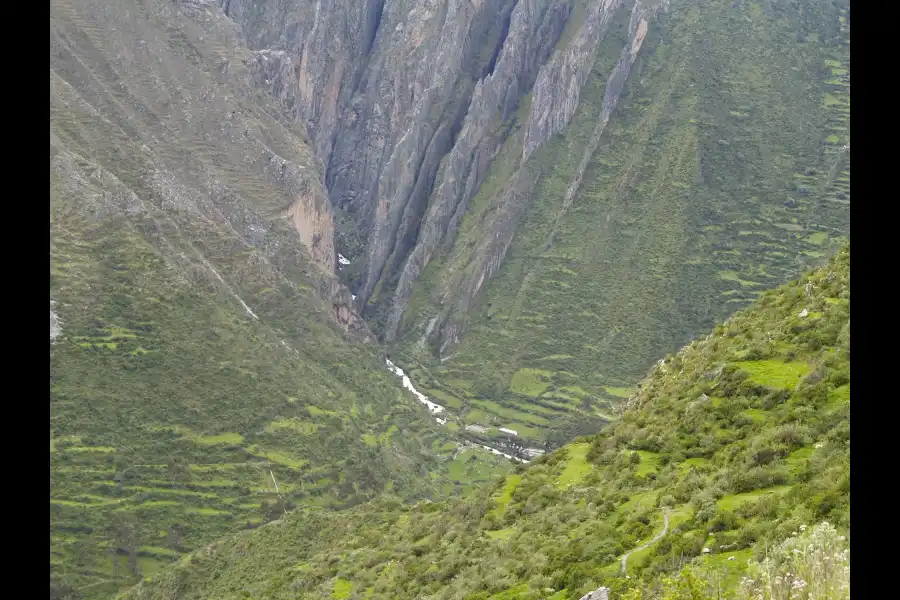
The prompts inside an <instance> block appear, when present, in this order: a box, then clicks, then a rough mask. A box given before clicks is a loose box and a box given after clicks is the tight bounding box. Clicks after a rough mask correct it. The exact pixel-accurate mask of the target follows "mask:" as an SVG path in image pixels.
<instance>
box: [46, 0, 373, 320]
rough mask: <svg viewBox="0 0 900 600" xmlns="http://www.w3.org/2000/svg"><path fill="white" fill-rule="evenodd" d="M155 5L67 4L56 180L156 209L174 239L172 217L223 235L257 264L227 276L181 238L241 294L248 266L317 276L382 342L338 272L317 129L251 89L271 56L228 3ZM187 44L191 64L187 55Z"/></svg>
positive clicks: (95, 209)
mask: <svg viewBox="0 0 900 600" xmlns="http://www.w3.org/2000/svg"><path fill="white" fill-rule="evenodd" d="M117 2H119V3H121V0H117ZM76 5H77V6H76ZM145 12H146V14H153V15H154V16H155V18H154V19H152V20H151V19H148V18H143V14H142V15H141V18H132V17H133V15H131V14H130V12H129V11H128V10H126V9H125V8H122V7H121V6H119V4H116V5H114V6H110V7H108V8H105V9H104V8H102V7H100V6H97V5H96V3H93V2H91V1H90V0H78V1H77V2H73V1H71V0H65V1H63V2H61V3H60V4H59V6H58V7H57V8H56V9H55V11H54V14H53V18H52V19H51V71H50V90H51V124H52V126H51V133H50V147H51V159H50V166H51V189H52V190H56V193H59V194H60V195H65V196H70V197H76V196H77V197H79V198H81V200H80V203H76V204H74V205H73V206H75V207H76V208H73V210H77V211H79V212H82V213H84V214H85V215H87V217H86V218H89V219H91V220H95V221H101V220H104V219H110V218H111V219H138V220H146V219H150V220H154V219H155V223H156V227H159V228H161V229H162V230H163V231H160V232H158V233H157V234H156V235H157V237H158V238H159V240H160V243H163V244H164V243H167V242H166V241H167V240H169V241H168V243H170V244H172V242H171V236H167V235H166V234H165V233H164V230H165V229H166V226H163V225H162V223H163V222H168V221H171V223H172V225H171V227H173V228H174V230H179V229H180V230H182V231H184V232H186V231H192V230H196V229H205V230H207V231H215V232H217V234H218V235H220V239H222V240H228V242H227V243H228V244H232V243H233V244H234V247H233V249H232V250H231V252H232V253H241V252H247V253H248V256H249V258H248V259H247V261H246V263H245V264H244V265H243V266H242V267H240V268H238V269H236V270H234V271H233V272H231V273H227V272H226V269H224V268H223V267H222V265H221V264H213V262H215V261H213V262H210V260H208V258H209V257H208V256H203V255H202V254H203V253H202V251H200V250H197V249H196V248H192V249H191V250H190V251H188V252H185V251H184V248H179V249H178V252H176V253H175V256H177V257H178V260H179V261H183V262H184V264H185V265H187V270H188V272H191V273H194V274H195V276H196V277H198V278H200V279H203V280H204V281H208V282H210V284H211V285H221V286H224V287H226V288H228V289H229V291H230V293H231V294H233V295H235V296H236V297H238V298H245V296H246V295H247V294H249V293H250V292H249V290H244V291H240V288H241V287H242V281H243V280H245V279H247V277H246V276H251V278H255V277H256V276H257V275H258V274H261V273H262V274H264V275H263V278H268V279H269V280H270V283H272V284H274V283H275V282H276V281H279V280H280V281H283V282H285V283H286V285H289V286H296V285H297V284H298V283H299V282H300V281H303V282H304V285H309V284H310V283H312V284H313V286H314V287H315V288H317V291H318V292H319V293H320V294H321V297H320V298H319V300H320V301H321V304H322V305H321V310H322V311H323V313H324V314H326V315H330V316H331V317H332V318H333V319H334V320H335V321H337V322H338V323H339V324H340V325H341V326H342V327H343V328H344V329H345V330H354V331H358V332H359V333H360V334H361V335H362V336H363V337H364V338H371V335H370V334H369V333H368V332H367V327H366V326H365V323H364V321H362V319H361V318H360V317H359V315H358V314H356V311H355V310H354V309H353V308H352V299H351V297H350V293H349V291H348V290H347V289H346V288H345V287H344V286H342V285H341V284H340V282H339V281H338V279H337V277H336V276H335V265H336V255H335V249H334V224H333V220H332V212H333V211H332V208H331V204H330V202H329V200H328V196H327V193H326V191H325V187H324V182H323V179H322V171H321V164H320V163H318V162H317V161H316V159H315V156H314V154H313V152H312V151H311V149H310V148H309V147H308V145H307V143H306V142H307V140H308V135H307V133H306V132H305V130H304V129H303V127H302V126H301V125H299V124H297V123H295V122H293V121H292V120H290V119H288V118H286V117H285V116H283V115H281V114H279V113H280V110H279V108H278V107H277V105H276V103H275V102H273V101H272V99H271V98H270V97H268V96H267V95H266V94H264V93H261V92H260V91H257V90H256V89H254V87H253V86H252V85H251V81H252V77H253V75H254V74H255V73H256V70H255V69H254V67H253V65H254V61H256V60H263V59H262V58H261V57H260V56H259V55H257V54H254V53H252V52H250V51H249V50H248V49H247V48H246V46H245V44H244V43H243V41H242V40H241V38H240V36H239V31H238V28H237V27H236V26H235V24H234V22H233V21H231V20H230V19H228V18H227V17H226V16H225V15H224V14H223V13H222V11H221V10H219V9H218V7H217V6H216V5H215V3H214V2H211V1H207V0H184V1H179V2H174V3H172V2H157V1H153V2H151V3H150V4H149V5H148V7H147V8H146V11H145ZM94 22H99V23H104V24H105V25H104V26H109V27H112V28H113V29H112V30H111V32H110V34H109V35H108V36H106V38H105V39H104V41H103V45H102V46H101V47H99V48H98V47H95V46H92V45H91V43H92V42H89V41H87V40H86V39H85V38H84V35H83V33H82V30H83V29H84V28H90V27H94V25H93V23H94ZM160 23H164V24H165V26H164V27H163V26H161V25H159V24H160ZM166 28H167V29H166ZM161 29H165V30H166V31H167V32H168V33H165V34H162V33H160V30H161ZM88 31H93V29H88ZM167 36H168V37H167ZM172 36H174V38H172ZM172 39H175V42H171V40H172ZM170 42H171V44H170ZM184 44H188V45H190V47H191V48H193V50H192V52H193V59H192V60H190V61H185V60H184V59H183V58H182V57H180V56H176V53H177V49H179V48H181V47H182V46H183V45H184ZM173 48H175V49H176V50H175V51H173ZM102 57H115V59H114V60H108V61H105V60H104V59H103V58H102ZM85 61H87V62H85ZM247 65H250V68H249V69H248V67H247ZM102 89H108V90H111V91H109V92H108V93H107V94H106V95H104V94H100V93H98V92H97V90H102ZM98 149H100V150H99V151H98ZM163 214H164V216H163ZM197 235H198V239H202V235H200V234H197ZM222 243H223V244H224V243H225V242H224V241H223V242H222ZM166 252H168V250H166ZM310 266H312V267H313V268H311V269H310V268H308V267H310ZM201 272H203V273H205V274H204V275H201ZM216 282H218V283H216ZM269 287H275V286H274V285H270V286H269ZM241 302H242V303H243V302H244V300H241ZM247 304H248V305H249V306H250V308H248V311H250V312H251V313H254V314H256V313H258V312H259V311H258V310H256V308H254V307H253V306H252V305H253V304H254V302H253V301H248V302H247ZM51 329H52V326H51Z"/></svg>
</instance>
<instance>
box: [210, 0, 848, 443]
mask: <svg viewBox="0 0 900 600" xmlns="http://www.w3.org/2000/svg"><path fill="white" fill-rule="evenodd" d="M220 4H221V5H222V7H223V8H224V9H225V11H226V12H227V13H228V15H229V16H231V17H232V18H233V19H234V20H235V22H236V23H238V24H239V26H240V27H241V30H242V32H243V35H244V37H245V39H246V40H247V41H248V43H249V44H250V46H251V47H252V48H253V49H254V50H255V51H256V52H255V58H254V60H253V61H252V64H251V65H250V67H251V69H250V71H251V73H252V76H253V77H254V78H255V80H256V81H257V82H258V84H259V85H261V86H263V87H264V88H266V89H267V90H268V91H269V93H271V94H274V95H275V96H276V97H277V98H279V99H280V102H281V105H282V108H283V109H284V110H286V111H288V112H289V114H291V115H292V116H293V117H294V118H296V119H298V120H300V121H302V122H303V123H304V124H305V125H306V127H307V129H308V131H309V132H310V136H311V141H310V144H311V147H312V148H314V151H315V155H316V157H317V159H318V160H319V161H321V164H322V168H323V170H324V173H325V185H326V188H327V190H328V194H329V197H330V199H331V201H332V205H333V207H334V215H335V216H334V218H335V221H336V222H337V226H336V230H335V236H334V237H335V242H334V243H335V245H336V246H337V248H338V250H339V251H340V252H341V253H342V254H344V256H347V257H349V258H350V260H351V264H350V265H348V266H346V267H344V268H343V269H342V272H341V273H340V274H339V275H340V277H341V278H342V279H343V280H344V281H345V282H346V283H347V284H348V286H349V287H350V289H351V290H352V291H353V293H354V294H355V295H356V299H355V302H356V305H357V306H358V308H359V309H360V311H361V313H362V314H363V315H365V317H366V320H367V322H368V324H369V325H370V326H372V327H373V329H374V331H375V332H376V333H377V335H378V336H379V337H381V338H382V339H383V340H385V341H387V342H389V343H392V344H393V345H394V346H395V347H396V348H397V350H398V351H400V352H403V353H405V354H407V355H408V356H409V358H411V359H413V360H418V361H421V362H423V363H428V364H429V366H430V367H431V368H432V371H431V374H432V376H434V377H436V380H435V381H433V382H432V383H434V384H436V385H441V386H443V389H444V392H445V393H453V394H456V395H457V396H462V397H463V399H462V400H461V401H462V402H463V403H467V402H468V401H469V400H471V399H479V401H487V399H488V398H489V397H490V398H493V399H494V400H497V401H499V402H502V403H505V404H504V405H507V404H511V405H516V406H520V405H522V403H523V402H525V403H526V404H528V403H532V402H535V401H538V400H536V399H535V398H534V396H533V393H537V392H535V390H544V391H543V392H541V393H554V394H562V395H563V396H564V397H557V398H556V400H551V401H548V402H550V404H547V406H545V408H546V409H547V410H551V411H553V412H552V414H550V415H549V416H546V415H545V416H542V417H538V416H535V415H532V417H529V419H530V420H529V421H528V422H529V423H532V424H538V421H540V422H541V424H542V425H545V421H547V419H549V420H550V421H551V422H552V421H554V420H555V419H556V417H557V416H558V414H560V411H561V413H562V414H565V413H567V412H569V411H571V410H576V411H579V410H582V409H583V408H585V407H593V408H588V409H587V410H588V412H589V413H590V414H595V415H602V414H605V413H604V411H606V410H607V409H609V408H610V406H609V405H611V404H613V403H615V402H616V398H617V397H618V396H619V395H621V394H624V393H626V392H625V391H623V390H624V388H627V387H628V386H629V385H630V384H631V383H633V382H634V381H635V380H636V378H637V377H639V376H640V374H641V373H643V371H644V369H646V367H647V366H648V365H649V364H652V362H653V361H654V360H656V359H658V357H659V356H660V355H661V354H663V353H665V352H666V351H668V350H671V349H673V348H677V347H678V345H680V344H681V343H684V342H685V341H686V340H687V339H689V338H690V337H691V336H692V335H695V334H696V333H697V332H698V331H700V330H702V328H704V327H707V326H709V324H710V323H712V322H713V321H714V320H715V319H722V318H725V317H726V316H727V315H728V314H730V312H732V311H733V310H735V309H737V308H740V307H741V306H744V305H746V304H747V303H748V302H750V301H752V299H753V298H754V297H755V295H756V292H757V291H758V289H761V288H762V287H768V286H771V285H775V284H778V283H780V282H783V281H785V280H787V279H788V278H789V277H791V276H793V275H794V274H796V273H797V272H798V270H799V269H802V268H803V267H804V266H806V265H808V264H809V263H811V262H815V261H816V260H819V259H821V258H822V257H823V256H824V255H826V254H827V252H828V248H830V247H833V245H834V244H835V243H838V242H839V241H840V239H841V238H842V237H843V236H845V235H846V234H847V232H848V221H849V218H848V212H847V208H846V207H847V205H848V204H849V171H848V169H849V162H848V159H847V148H848V147H849V143H848V139H849V138H848V134H849V109H848V103H849V45H848V42H849V37H848V36H849V9H848V6H847V5H846V2H843V0H834V1H833V2H829V3H811V2H807V1H805V0H739V1H734V0H681V1H679V2H671V3H670V2H666V1H660V0H646V1H635V0H567V1H563V0H517V1H511V0H485V1H483V2H474V3H471V2H468V3H467V2H460V1H459V0H430V1H428V0H415V1H409V2H405V3H401V2H399V1H396V0H385V1H384V2H380V1H377V2H368V3H362V4H354V5H353V6H351V5H349V4H346V5H345V2H342V1H341V0H318V1H313V0H284V1H279V2H276V1H274V0H229V1H226V0H220ZM542 307H543V308H542ZM548 357H550V358H548ZM545 360H552V361H553V362H552V363H545V362H543V361H545ZM485 361H487V362H485ZM454 363H455V365H456V366H454ZM486 364H490V366H489V367H487V366H485V365H486ZM535 373H538V374H539V375H534V374H535ZM517 374H518V375H517ZM532 375H534V376H535V377H538V379H540V380H541V381H542V383H541V384H540V385H536V387H534V388H533V390H531V391H529V392H528V393H526V394H524V397H523V395H522V394H521V393H518V392H513V389H514V388H515V389H519V390H520V392H521V391H523V390H524V389H525V388H528V386H525V387H522V386H520V385H518V384H516V383H514V380H515V378H516V377H525V378H526V379H527V378H530V377H532ZM449 379H453V380H455V381H457V382H465V383H466V385H465V386H463V388H462V389H450V388H452V387H453V386H452V385H444V384H442V383H436V382H437V381H438V380H440V381H444V380H449ZM548 387H549V388H550V390H549V391H547V388H548ZM562 388H569V389H568V391H565V390H563V389H562ZM573 390H576V391H574V392H573ZM609 390H613V391H612V392H611V391H609ZM469 396H471V398H470V397H469ZM526 398H527V399H526ZM554 402H555V404H553V403H554ZM551 404H553V406H551ZM563 405H565V408H564V407H563ZM598 407H599V408H598ZM529 410H530V409H529ZM536 410H537V409H536ZM476 412H477V411H476ZM501 412H502V411H499V409H498V412H495V413H492V414H493V416H492V417H489V419H490V420H491V422H492V423H493V424H494V425H501V424H503V423H500V422H499V421H497V422H494V421H495V419H494V417H497V418H498V419H499V416H498V415H500V414H501ZM526 412H527V411H526ZM523 418H524V417H523ZM500 420H502V419H500ZM515 422H516V423H519V421H515ZM520 424H521V423H520ZM513 429H515V427H513Z"/></svg>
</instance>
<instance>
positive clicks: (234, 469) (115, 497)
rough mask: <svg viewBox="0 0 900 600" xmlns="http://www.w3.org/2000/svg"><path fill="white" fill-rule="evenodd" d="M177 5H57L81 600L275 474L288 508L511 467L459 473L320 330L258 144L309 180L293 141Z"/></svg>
mask: <svg viewBox="0 0 900 600" xmlns="http://www.w3.org/2000/svg"><path fill="white" fill-rule="evenodd" d="M185 6H187V5H185ZM189 9H190V7H186V8H184V10H185V11H187V10H189ZM181 10H182V8H181V7H180V5H174V4H172V3H170V2H163V1H157V0H114V1H112V2H106V1H104V2H99V1H97V2H93V1H91V0H78V1H77V2H73V1H71V0H68V1H67V0H60V2H55V3H54V4H53V6H52V14H51V67H50V80H51V184H50V191H51V205H50V210H51V221H50V231H51V246H50V255H51V258H50V279H51V281H50V298H51V300H52V301H55V302H56V304H55V306H54V310H56V311H57V312H58V313H59V316H60V318H61V321H62V335H61V337H60V338H58V339H57V340H56V341H55V343H53V344H51V347H50V394H51V397H50V482H51V500H50V515H51V534H50V535H51V550H50V564H51V573H52V575H51V577H52V579H53V580H55V581H56V582H57V583H58V584H59V585H62V583H63V582H65V583H66V584H67V585H70V586H72V587H74V588H77V589H78V592H77V593H78V596H80V597H83V598H92V597H96V598H101V597H109V596H110V595H112V594H113V593H115V591H116V590H118V589H119V588H120V587H121V586H122V585H126V584H131V583H134V582H135V581H136V580H137V578H138V577H139V576H140V575H147V574H152V573H154V572H156V571H157V570H158V569H159V568H160V567H161V566H163V565H164V564H166V563H169V562H171V561H172V560H177V558H178V557H179V556H180V555H182V554H183V553H185V552H188V551H190V550H193V549H195V548H197V547H201V546H203V545H205V544H207V543H209V542H211V541H212V540H213V539H216V538H219V537H221V536H222V535H225V534H227V533H230V532H234V531H239V530H241V529H246V528H248V527H254V526H258V525H259V524H260V523H262V522H265V521H268V520H271V519H273V518H276V517H278V516H279V515H282V514H283V511H284V508H283V507H282V506H277V503H278V502H279V494H278V493H276V490H275V485H274V483H273V476H274V478H275V480H277V482H278V486H279V491H280V496H281V498H283V501H284V502H285V503H288V504H291V505H294V504H297V505H323V506H341V505H346V504H348V503H354V502H359V501H363V500H366V499H368V498H371V497H373V496H374V495H375V494H378V493H381V492H385V491H387V492H389V493H393V494H394V495H396V496H398V497H400V498H403V499H413V498H416V499H419V498H423V497H430V498H437V497H439V495H440V494H441V493H447V494H450V493H459V492H461V491H463V488H465V487H467V486H469V485H470V484H471V483H472V482H474V481H478V480H486V479H490V478H491V477H493V476H495V475H496V474H497V473H499V472H504V471H505V470H508V468H509V465H508V463H506V462H505V461H503V460H502V459H498V458H496V457H491V456H490V455H486V453H482V452H475V451H468V452H466V453H464V454H461V455H460V456H458V457H457V458H456V460H453V455H454V451H455V448H456V444H455V443H454V442H453V441H452V439H451V438H450V437H449V436H448V433H447V432H446V431H442V430H441V429H440V428H438V427H437V426H436V425H435V424H434V420H433V418H431V417H430V416H429V415H428V414H427V410H425V409H424V408H423V407H422V406H421V405H420V404H419V403H417V402H416V401H415V400H414V399H413V398H412V396H411V395H409V394H407V393H405V392H402V391H401V390H400V387H399V385H398V382H397V380H396V378H394V376H392V375H391V374H389V373H388V372H387V371H386V369H385V367H384V364H383V360H382V359H381V358H380V357H379V356H378V355H377V354H376V351H375V349H373V348H372V347H366V346H363V345H361V344H358V343H356V342H354V341H353V340H352V339H350V338H349V337H348V336H347V335H345V333H344V332H343V331H341V330H340V328H339V327H338V326H337V324H336V323H334V321H333V319H332V317H331V309H332V307H331V304H330V302H329V301H327V300H325V299H323V297H322V295H321V293H320V292H319V290H320V289H322V288H323V287H327V285H326V284H327V281H324V280H325V279H327V278H326V277H325V276H324V275H323V274H322V273H321V272H320V271H319V270H318V269H317V268H316V267H315V266H313V265H312V264H311V262H310V260H309V258H308V255H307V253H306V251H305V248H304V246H303V244H302V243H301V241H300V239H299V238H298V237H297V235H296V233H295V232H294V231H293V230H292V229H291V228H290V227H288V226H287V224H286V223H285V222H284V221H281V220H279V219H277V218H273V215H277V213H278V211H279V210H280V209H283V208H284V207H285V206H287V205H288V204H289V203H290V202H291V200H292V199H293V198H292V197H291V196H290V195H289V194H288V193H287V192H286V190H285V189H284V188H283V187H282V186H281V185H280V184H279V182H278V180H277V179H275V178H273V177H272V176H271V174H270V173H267V171H266V167H267V162H268V161H267V155H266V154H265V152H263V151H262V150H261V148H267V149H269V150H271V151H272V152H274V153H276V154H281V155H283V156H287V157H290V160H291V161H296V162H298V163H299V164H300V168H301V169H303V168H307V169H310V170H311V171H314V169H315V164H314V162H313V160H312V157H311V153H310V151H309V149H308V148H307V147H306V145H305V143H304V139H305V138H304V133H303V132H302V131H298V130H295V129H292V126H290V125H288V124H286V123H285V122H283V121H281V120H280V119H279V118H278V117H277V116H275V115H276V114H277V113H276V111H274V110H271V109H270V108H269V106H268V105H267V104H266V101H265V99H263V98H260V97H259V96H258V95H255V94H254V93H253V92H252V91H250V90H249V89H247V88H246V86H244V85H243V84H242V78H243V77H244V76H245V74H244V73H243V72H242V71H241V68H242V67H241V64H243V62H244V61H246V60H247V54H246V52H245V51H243V50H242V49H241V48H240V45H239V43H238V41H237V40H238V37H237V36H236V35H235V34H234V32H233V31H231V30H230V29H229V28H230V27H231V25H230V24H229V22H228V21H227V20H225V19H224V18H220V17H219V18H218V20H217V14H218V13H216V14H206V15H203V14H202V13H201V14H200V16H199V17H197V14H196V13H195V15H194V16H193V17H191V16H189V15H186V14H183V13H181V14H180V13H179V11H181ZM135 40H137V41H139V42H140V43H135ZM226 64H230V65H231V70H232V71H233V72H234V75H233V76H231V77H229V76H228V75H226V74H225V72H226V71H227V69H224V68H223V65H226ZM138 99H140V100H138ZM229 114H231V115H232V118H233V120H232V121H228V120H227V119H226V116H227V115H229ZM235 114H237V115H241V116H239V117H235ZM229 124H230V126H231V127H232V129H231V130H229V129H228V127H229ZM245 128H246V129H245ZM242 130H243V134H241V131H242ZM314 179H315V178H313V181H312V182H311V183H310V184H309V185H310V186H313V188H314V187H315V185H317V184H316V182H315V181H314ZM260 231H262V232H263V233H262V234H259V232H260ZM219 277H221V280H220V279H219ZM323 281H324V283H323ZM242 302H246V305H247V307H249V308H245V307H244V306H243V305H242ZM249 311H252V312H253V315H255V316H253V315H251V314H250V312H249ZM473 456H475V457H476V458H475V459H474V460H472V457H473Z"/></svg>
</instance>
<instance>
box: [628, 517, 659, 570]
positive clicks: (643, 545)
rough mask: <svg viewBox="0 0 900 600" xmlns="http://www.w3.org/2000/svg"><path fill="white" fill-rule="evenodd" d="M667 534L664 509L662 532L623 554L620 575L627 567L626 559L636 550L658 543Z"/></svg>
mask: <svg viewBox="0 0 900 600" xmlns="http://www.w3.org/2000/svg"><path fill="white" fill-rule="evenodd" d="M668 532H669V510H668V509H666V508H664V509H663V530H662V531H661V532H659V534H658V535H657V536H656V537H654V538H653V539H651V540H650V541H648V542H646V543H645V544H642V545H640V546H638V547H637V548H634V549H632V550H629V551H628V552H626V553H625V554H623V555H622V575H624V574H625V570H626V569H627V567H628V557H629V556H631V554H633V553H635V552H637V551H638V550H643V549H644V548H646V547H647V546H649V545H650V544H653V543H655V542H658V541H659V540H660V539H662V537H663V536H664V535H666V533H668Z"/></svg>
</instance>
